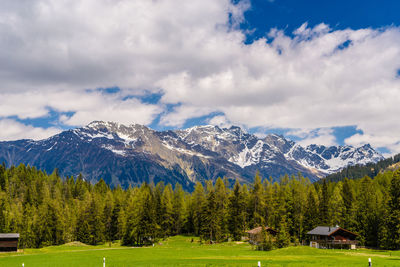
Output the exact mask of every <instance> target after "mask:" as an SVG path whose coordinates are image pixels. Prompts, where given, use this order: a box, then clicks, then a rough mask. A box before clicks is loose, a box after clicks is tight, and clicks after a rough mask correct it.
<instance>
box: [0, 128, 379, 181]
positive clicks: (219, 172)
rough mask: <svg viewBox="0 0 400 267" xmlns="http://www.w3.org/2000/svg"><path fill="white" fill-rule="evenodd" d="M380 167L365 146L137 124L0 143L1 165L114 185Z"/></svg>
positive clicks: (231, 130) (376, 156)
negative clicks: (355, 166) (371, 164)
mask: <svg viewBox="0 0 400 267" xmlns="http://www.w3.org/2000/svg"><path fill="white" fill-rule="evenodd" d="M380 159H382V156H381V155H380V154H379V153H377V152H376V151H375V150H374V149H373V148H372V147H371V146H370V145H364V146H362V147H359V148H354V147H350V146H331V147H326V146H321V145H309V146H305V147H304V146H301V145H300V144H297V143H295V142H293V141H291V140H288V139H286V138H285V137H284V136H282V135H277V134H269V135H267V136H265V137H264V138H258V137H257V136H256V135H254V134H251V133H247V132H246V131H245V130H243V129H242V128H240V127H238V126H232V127H229V128H220V127H218V126H213V125H201V126H195V127H191V128H188V129H183V130H168V131H155V130H152V129H150V128H148V127H147V126H144V125H140V124H134V123H133V124H129V125H125V124H121V123H117V122H105V121H94V122H91V123H90V124H88V125H87V126H84V127H81V128H76V129H72V130H68V131H64V132H62V133H60V134H58V135H55V136H53V137H51V138H49V139H45V140H41V141H33V140H20V141H15V142H0V162H2V161H4V162H6V163H7V164H8V165H11V164H15V165H17V164H19V163H25V164H30V165H31V166H36V167H38V168H42V169H44V170H46V171H48V172H51V171H53V169H54V168H58V169H59V170H60V173H61V174H62V175H64V176H70V175H78V174H79V173H82V174H84V177H86V178H87V180H89V181H95V180H96V179H100V178H104V179H105V180H106V181H107V182H108V183H110V184H112V185H118V184H121V185H123V186H128V185H132V184H137V183H141V182H143V181H147V182H157V181H161V180H162V181H164V182H171V183H176V182H179V183H181V184H183V185H184V186H185V187H186V188H188V187H191V186H192V185H193V183H194V182H195V181H204V180H205V179H215V178H217V177H224V176H226V177H227V178H228V179H231V180H235V179H240V180H241V181H251V180H252V179H253V177H254V175H255V173H256V172H257V171H260V173H261V175H262V176H264V177H269V176H272V177H275V178H279V177H280V176H282V175H284V174H297V173H298V172H302V173H303V174H304V176H307V177H309V178H310V179H311V180H316V179H318V177H323V176H324V175H326V174H330V173H332V172H334V171H337V170H340V169H341V168H343V167H346V166H347V165H349V164H350V165H351V164H357V163H361V164H364V163H368V162H376V161H378V160H380Z"/></svg>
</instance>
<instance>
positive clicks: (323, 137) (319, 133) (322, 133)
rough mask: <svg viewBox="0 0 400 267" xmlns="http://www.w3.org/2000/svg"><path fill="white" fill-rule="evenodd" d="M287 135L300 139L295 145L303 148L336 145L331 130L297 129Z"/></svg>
mask: <svg viewBox="0 0 400 267" xmlns="http://www.w3.org/2000/svg"><path fill="white" fill-rule="evenodd" d="M287 134H288V135H292V136H297V137H299V138H301V140H300V141H298V142H297V143H299V144H300V145H303V146H308V145H311V144H320V145H325V146H335V145H338V144H337V141H336V137H335V135H334V134H333V129H331V128H322V129H297V130H292V131H289V132H288V133H287ZM356 145H357V144H356Z"/></svg>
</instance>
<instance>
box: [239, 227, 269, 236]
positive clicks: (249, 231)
mask: <svg viewBox="0 0 400 267" xmlns="http://www.w3.org/2000/svg"><path fill="white" fill-rule="evenodd" d="M264 229H265V230H270V231H273V232H276V231H275V230H274V229H272V228H271V227H268V226H266V227H265V228H264ZM261 232H262V227H261V226H259V227H256V228H254V229H251V230H248V231H246V233H248V234H252V235H255V234H259V233H261Z"/></svg>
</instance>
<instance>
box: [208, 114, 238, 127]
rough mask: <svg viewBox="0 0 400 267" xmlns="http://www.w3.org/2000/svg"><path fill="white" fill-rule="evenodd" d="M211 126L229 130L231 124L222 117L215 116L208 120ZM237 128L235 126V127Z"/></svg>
mask: <svg viewBox="0 0 400 267" xmlns="http://www.w3.org/2000/svg"><path fill="white" fill-rule="evenodd" d="M208 123H209V124H211V125H215V126H218V127H220V128H230V127H231V126H232V125H233V124H232V123H231V122H230V121H228V120H227V119H226V117H225V116H223V115H217V116H214V117H212V118H210V119H209V120H208ZM235 126H237V125H235Z"/></svg>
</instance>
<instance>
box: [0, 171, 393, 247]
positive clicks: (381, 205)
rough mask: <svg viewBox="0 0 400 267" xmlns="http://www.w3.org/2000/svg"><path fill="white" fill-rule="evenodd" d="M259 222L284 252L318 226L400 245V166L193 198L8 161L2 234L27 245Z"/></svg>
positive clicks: (218, 230) (206, 232)
mask: <svg viewBox="0 0 400 267" xmlns="http://www.w3.org/2000/svg"><path fill="white" fill-rule="evenodd" d="M260 225H265V226H266V225H267V226H269V227H272V228H274V229H276V230H278V231H279V233H278V236H277V241H276V242H277V244H278V247H284V246H287V245H289V244H300V243H301V242H302V241H307V235H306V233H307V232H308V231H310V230H311V229H313V228H314V227H315V226H318V225H326V226H328V225H330V226H334V225H339V226H341V227H343V228H346V229H348V230H350V231H353V232H356V233H358V234H359V237H358V238H359V241H360V244H361V245H364V246H367V247H374V248H383V249H399V248H400V170H396V171H390V170H389V171H386V172H382V173H378V174H377V175H376V176H375V177H373V178H370V177H367V176H365V177H362V178H359V179H354V180H353V179H344V180H343V181H339V182H330V181H326V180H324V182H321V183H310V182H309V180H308V179H307V178H304V177H302V176H301V175H300V174H299V175H297V176H290V177H289V176H284V177H282V178H281V180H280V181H279V182H271V179H263V178H262V177H260V176H259V175H256V176H255V178H254V182H253V183H252V184H243V185H241V184H239V183H238V182H236V183H235V184H233V185H230V184H228V181H227V180H226V179H221V178H219V179H217V180H216V181H215V182H214V183H213V182H212V181H207V182H206V183H205V185H202V184H201V183H197V184H196V186H195V189H194V191H193V192H192V193H188V192H185V191H183V189H182V187H181V186H180V185H179V184H176V185H174V186H172V185H170V184H168V185H164V184H163V183H158V184H157V185H153V184H146V183H144V184H142V185H141V186H140V187H131V188H129V189H126V190H124V189H122V188H120V187H116V188H110V187H109V186H108V185H107V184H106V183H105V182H104V181H103V180H100V181H99V182H98V183H96V184H94V185H93V184H90V183H88V182H86V181H85V180H84V179H83V178H82V176H81V175H80V176H78V177H76V178H74V177H67V178H62V177H60V176H59V175H58V172H57V170H55V171H54V172H53V173H52V174H50V175H48V174H46V173H44V172H42V171H40V170H37V169H36V168H34V167H30V166H25V165H22V164H21V165H19V166H17V167H11V168H6V167H5V166H4V165H0V232H3V233H7V232H18V233H20V236H21V238H20V243H19V246H20V247H21V248H38V247H43V246H49V245H60V244H64V243H66V242H71V241H80V242H83V243H86V244H101V243H103V244H104V243H105V242H112V241H115V240H121V242H122V244H124V245H137V246H141V245H150V244H152V243H153V242H157V241H158V240H161V239H163V238H165V237H168V236H172V235H177V234H192V235H196V236H200V237H201V239H202V240H203V242H223V241H226V240H228V239H231V240H240V239H241V237H242V236H243V235H244V232H245V231H246V230H249V229H252V228H254V227H256V226H260Z"/></svg>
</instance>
